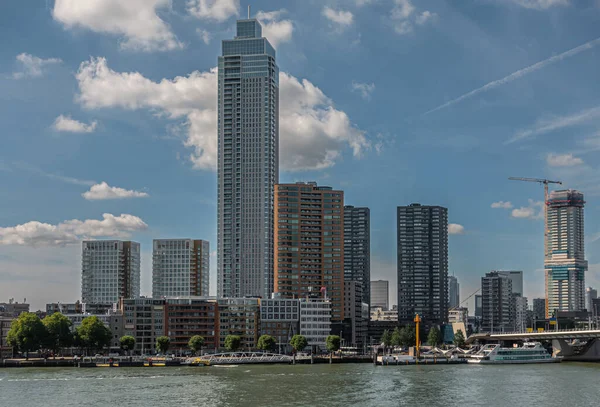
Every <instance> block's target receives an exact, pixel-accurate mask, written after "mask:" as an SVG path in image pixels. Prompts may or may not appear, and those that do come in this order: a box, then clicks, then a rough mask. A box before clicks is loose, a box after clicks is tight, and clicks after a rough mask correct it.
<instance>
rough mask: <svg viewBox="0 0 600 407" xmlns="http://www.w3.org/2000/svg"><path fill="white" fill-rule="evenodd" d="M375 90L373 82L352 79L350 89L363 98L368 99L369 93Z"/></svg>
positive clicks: (369, 97)
mask: <svg viewBox="0 0 600 407" xmlns="http://www.w3.org/2000/svg"><path fill="white" fill-rule="evenodd" d="M374 90H375V84H374V83H360V82H354V81H352V91H353V92H357V93H359V94H360V95H361V96H362V98H363V99H365V100H370V99H371V94H372V93H373V91H374Z"/></svg>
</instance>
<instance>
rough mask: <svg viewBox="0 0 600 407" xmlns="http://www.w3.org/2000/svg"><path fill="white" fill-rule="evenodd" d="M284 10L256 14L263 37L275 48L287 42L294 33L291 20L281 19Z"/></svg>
mask: <svg viewBox="0 0 600 407" xmlns="http://www.w3.org/2000/svg"><path fill="white" fill-rule="evenodd" d="M285 13H286V10H284V9H281V10H278V11H270V12H264V11H259V12H258V13H256V19H257V20H258V21H260V23H261V25H262V33H263V36H264V37H266V38H267V39H268V40H269V42H270V43H271V45H273V46H274V47H275V48H277V46H278V45H279V44H281V43H283V42H289V41H290V40H291V39H292V33H293V32H294V24H293V23H292V20H282V19H281V17H282V15H283V14H285Z"/></svg>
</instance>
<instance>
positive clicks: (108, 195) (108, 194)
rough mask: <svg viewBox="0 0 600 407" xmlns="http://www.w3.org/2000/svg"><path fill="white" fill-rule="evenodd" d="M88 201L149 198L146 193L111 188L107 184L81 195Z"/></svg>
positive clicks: (104, 183)
mask: <svg viewBox="0 0 600 407" xmlns="http://www.w3.org/2000/svg"><path fill="white" fill-rule="evenodd" d="M81 196H83V197H84V198H85V199H87V200H88V201H102V200H107V199H127V198H147V197H148V196H149V195H148V194H147V193H146V192H139V191H134V190H128V189H124V188H119V187H111V186H110V185H108V184H107V183H106V182H101V183H100V184H96V185H92V187H91V188H90V190H89V191H86V192H84V193H83V194H81Z"/></svg>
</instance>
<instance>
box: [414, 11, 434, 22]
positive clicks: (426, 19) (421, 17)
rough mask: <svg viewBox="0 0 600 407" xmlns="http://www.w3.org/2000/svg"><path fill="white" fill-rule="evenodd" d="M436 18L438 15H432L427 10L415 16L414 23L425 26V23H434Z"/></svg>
mask: <svg viewBox="0 0 600 407" xmlns="http://www.w3.org/2000/svg"><path fill="white" fill-rule="evenodd" d="M437 17H438V15H437V14H436V13H432V12H431V11H429V10H425V11H423V12H422V13H421V14H419V15H418V16H417V18H416V20H415V21H416V23H417V24H418V25H424V24H427V22H429V21H435V19H437Z"/></svg>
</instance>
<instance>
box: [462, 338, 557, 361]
mask: <svg viewBox="0 0 600 407" xmlns="http://www.w3.org/2000/svg"><path fill="white" fill-rule="evenodd" d="M561 359H562V358H561V357H553V356H552V355H551V354H550V353H548V351H547V350H546V349H545V348H544V347H543V346H542V344H541V343H539V342H525V343H524V344H523V346H520V347H513V348H503V347H501V346H500V345H498V344H493V345H485V346H484V347H483V348H481V349H480V350H479V352H477V353H475V354H474V355H473V356H471V357H470V358H469V359H468V360H467V362H468V363H478V364H525V363H556V362H560V361H561Z"/></svg>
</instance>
